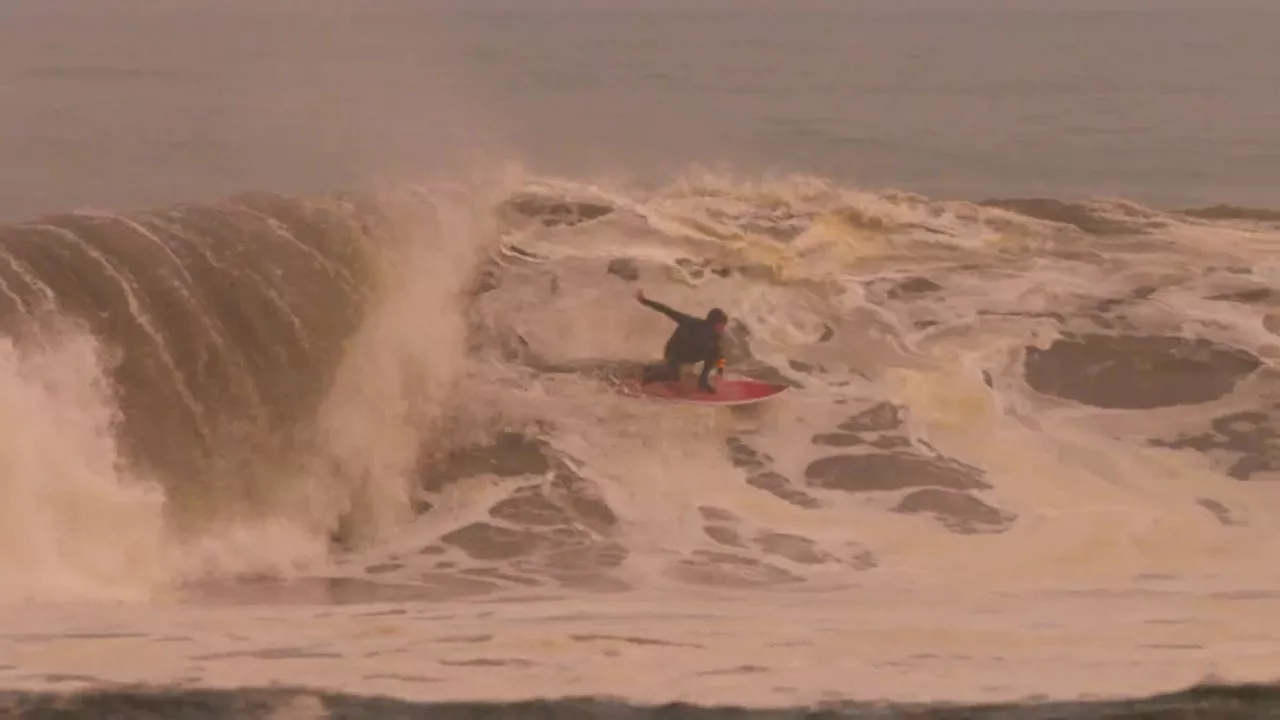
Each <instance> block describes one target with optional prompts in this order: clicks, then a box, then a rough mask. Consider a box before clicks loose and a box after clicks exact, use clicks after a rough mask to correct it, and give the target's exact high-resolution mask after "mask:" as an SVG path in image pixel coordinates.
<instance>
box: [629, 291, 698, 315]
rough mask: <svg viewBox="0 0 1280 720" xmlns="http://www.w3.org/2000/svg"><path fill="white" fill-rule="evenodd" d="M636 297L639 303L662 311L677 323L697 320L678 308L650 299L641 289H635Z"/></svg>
mask: <svg viewBox="0 0 1280 720" xmlns="http://www.w3.org/2000/svg"><path fill="white" fill-rule="evenodd" d="M636 299H637V300H639V301H640V304H641V305H644V306H645V307H647V308H650V309H652V310H657V311H658V312H660V313H662V314H663V315H666V316H667V317H669V318H671V319H672V320H675V321H676V322H678V323H687V322H697V321H698V318H696V317H694V316H692V315H685V314H684V313H682V312H680V311H679V310H674V309H672V308H670V307H667V306H666V305H663V304H662V303H660V302H657V301H654V300H650V299H649V298H647V297H645V296H644V291H643V290H637V291H636Z"/></svg>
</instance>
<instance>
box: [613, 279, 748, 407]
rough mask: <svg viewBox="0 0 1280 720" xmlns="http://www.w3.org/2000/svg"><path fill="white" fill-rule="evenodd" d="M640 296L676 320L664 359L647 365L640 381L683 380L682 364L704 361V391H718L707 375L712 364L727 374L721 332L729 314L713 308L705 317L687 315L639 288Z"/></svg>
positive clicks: (719, 372) (700, 380)
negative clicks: (681, 373)
mask: <svg viewBox="0 0 1280 720" xmlns="http://www.w3.org/2000/svg"><path fill="white" fill-rule="evenodd" d="M636 299H637V300H639V301H640V304H642V305H644V306H645V307H647V308H651V309H653V310H657V311H658V312H660V313H662V314H663V315H666V316H667V317H669V318H671V319H672V320H675V321H676V329H675V331H674V332H672V333H671V337H670V338H669V339H668V340H667V345H666V347H665V348H664V349H663V352H662V357H663V360H664V362H662V363H660V364H657V365H649V366H646V367H645V369H644V375H643V376H642V377H641V379H640V382H642V383H645V384H648V383H651V382H671V381H675V380H679V379H680V366H681V365H692V364H695V363H702V373H701V374H700V375H699V376H698V387H699V388H700V389H701V390H702V391H704V392H709V393H713V392H715V391H716V389H715V387H714V386H712V385H711V383H710V382H708V380H707V379H708V378H709V377H710V375H711V370H712V368H715V370H716V374H717V375H718V376H720V377H723V376H724V356H723V355H722V354H721V351H720V336H721V335H723V334H724V331H725V327H727V325H728V323H729V316H728V315H725V313H724V311H723V310H721V309H720V308H712V309H711V311H710V312H708V313H707V316H706V317H705V318H696V317H694V316H692V315H686V314H684V313H682V312H680V311H679V310H673V309H671V308H669V307H667V306H666V305H663V304H662V303H660V302H655V301H653V300H650V299H648V298H646V297H645V296H644V291H643V290H637V291H636Z"/></svg>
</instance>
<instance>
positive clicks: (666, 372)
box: [640, 360, 680, 384]
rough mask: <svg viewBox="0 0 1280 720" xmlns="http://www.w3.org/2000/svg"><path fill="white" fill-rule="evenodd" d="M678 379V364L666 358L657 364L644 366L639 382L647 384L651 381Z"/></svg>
mask: <svg viewBox="0 0 1280 720" xmlns="http://www.w3.org/2000/svg"><path fill="white" fill-rule="evenodd" d="M679 379H680V366H679V365H677V364H675V363H674V362H671V361H670V360H668V361H666V362H664V363H661V364H658V365H648V366H646V367H645V369H644V375H643V376H642V377H641V378H640V382H641V383H645V384H647V383H652V382H671V381H673V380H679Z"/></svg>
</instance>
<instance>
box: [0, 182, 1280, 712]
mask: <svg viewBox="0 0 1280 720" xmlns="http://www.w3.org/2000/svg"><path fill="white" fill-rule="evenodd" d="M1277 257H1280V216H1278V215H1276V214H1274V213H1269V212H1264V211H1254V210H1248V209H1243V208H1226V207H1216V208H1202V209H1193V210H1176V211H1175V210H1162V209H1154V208H1148V207H1143V206H1140V205H1137V204H1134V203H1131V202H1126V201H1123V200H1110V201H1101V200H1100V201H1093V202H1083V203H1066V202H1058V201H1054V200H1047V199H1021V200H990V201H983V202H969V201H959V200H944V199H933V198H925V197H920V196H917V195H911V194H906V193H888V192H883V193H872V192H868V191H862V190H858V189H854V188H845V187H839V186H836V185H834V184H832V183H828V182H824V181H821V180H819V179H813V178H791V179H783V180H777V181H773V182H756V183H751V182H739V181H734V180H730V179H729V178H724V177H714V176H702V175H690V176H688V177H685V178H683V179H681V180H679V181H678V182H675V183H673V184H671V185H668V186H663V187H658V188H646V189H639V188H625V187H605V186H597V185H589V184H586V183H576V182H571V181H567V180H560V179H548V178H525V179H523V180H522V181H520V182H518V183H499V184H494V185H488V186H484V185H477V186H465V187H464V186H457V187H436V186H432V187H418V188H412V189H408V190H405V191H404V192H399V193H388V194H385V195H333V196H323V197H287V196H282V195H274V194H244V195H239V196H235V197H231V198H228V199H226V200H223V201H220V202H214V203H210V204H186V205H177V206H171V207H162V208H156V209H151V210H141V211H134V212H89V211H85V212H75V213H66V214H61V215H53V216H49V217H45V218H40V219H37V220H33V221H30V222H26V223H19V224H13V225H8V226H5V227H3V228H0V259H2V260H3V261H2V262H0V291H2V292H0V322H2V323H3V328H4V330H5V333H4V339H3V344H2V345H0V394H2V396H0V400H2V406H3V407H4V411H5V413H6V415H5V433H4V437H3V438H2V439H0V448H2V449H0V458H2V460H0V462H2V463H3V471H4V481H3V483H0V568H3V572H4V573H5V575H4V576H3V578H2V579H3V582H2V583H0V588H3V589H2V590H0V592H3V593H5V594H6V595H8V596H9V597H7V598H6V599H8V600H14V599H17V600H32V599H38V600H50V599H59V600H89V599H100V598H120V599H129V600H135V601H153V602H159V601H162V600H173V599H181V600H189V601H191V600H193V601H200V602H204V601H209V600H211V599H223V600H235V601H240V600H270V601H296V600H299V599H303V600H342V601H350V602H389V601H400V600H432V601H437V602H444V601H467V602H479V601H482V600H490V599H494V600H496V599H503V598H525V599H526V600H528V599H537V598H549V597H562V596H572V597H578V596H580V595H581V594H582V593H588V594H589V595H590V596H598V597H613V598H615V599H616V601H617V602H623V601H625V600H626V598H630V597H640V596H648V595H651V594H654V593H657V594H660V595H662V596H663V597H666V598H682V597H684V598H689V599H690V601H691V602H692V600H693V599H695V598H699V597H705V596H706V595H705V593H712V594H717V596H719V595H718V594H721V593H728V595H729V596H731V597H734V598H738V599H739V600H740V601H742V602H749V601H750V599H752V598H766V597H772V598H776V597H783V598H785V597H789V596H790V595H795V594H796V593H803V596H810V595H811V594H821V593H826V594H825V595H823V597H827V598H837V599H836V600H831V599H828V600H825V601H823V602H828V603H835V604H837V605H838V604H840V603H842V602H854V601H855V600H854V598H863V599H866V598H880V599H881V600H885V601H886V602H889V603H892V601H890V600H886V598H891V597H894V593H895V592H899V591H901V592H910V593H913V594H912V595H911V597H914V598H917V599H919V598H920V597H921V596H922V595H921V594H926V595H932V596H933V597H935V598H939V599H940V598H946V597H949V598H953V599H955V598H957V597H959V596H961V595H963V596H965V597H970V596H972V594H973V593H974V592H975V591H976V589H977V588H981V587H986V588H990V589H991V592H992V593H995V594H996V595H1002V596H1009V597H1012V596H1014V595H1018V594H1019V593H1042V592H1043V593H1065V594H1067V595H1072V594H1088V593H1101V594H1106V593H1118V594H1119V595H1121V596H1123V597H1130V595H1128V594H1126V593H1139V594H1141V593H1155V594H1160V593H1171V594H1175V595H1176V594H1178V593H1180V592H1184V591H1185V592H1192V591H1194V592H1195V593H1200V594H1204V593H1207V594H1209V595H1211V596H1213V597H1215V598H1217V600H1216V602H1219V603H1220V604H1221V605H1222V607H1221V608H1220V610H1221V612H1222V613H1226V614H1227V615H1230V614H1231V613H1233V612H1235V611H1234V610H1232V609H1231V608H1233V607H1235V606H1233V605H1232V604H1231V603H1232V602H1244V600H1241V599H1242V598H1245V599H1247V598H1257V597H1262V596H1265V597H1273V596H1274V595H1273V594H1274V593H1276V592H1277V591H1280V586H1277V583H1276V581H1275V579H1274V577H1275V575H1274V572H1273V568H1272V567H1271V559H1270V557H1269V556H1268V555H1267V553H1265V552H1262V551H1260V548H1265V547H1270V546H1273V545H1274V544H1275V542H1276V541H1277V527H1278V526H1277V525H1276V522H1275V519H1274V518H1275V517H1276V513H1277V510H1280V496H1278V495H1277V490H1276V488H1277V487H1280V485H1277V484H1276V483H1275V482H1274V481H1275V480H1277V479H1280V429H1278V428H1277V408H1278V407H1280V383H1278V382H1277V378H1278V375H1277V361H1280V262H1277V260H1276V258H1277ZM640 287H643V288H644V289H645V291H646V292H647V293H649V294H650V295H651V296H653V297H655V298H660V299H662V301H663V302H667V303H669V304H671V305H673V306H676V307H680V308H682V309H687V310H688V311H689V312H692V313H695V314H700V313H701V312H703V311H705V309H706V308H709V307H712V306H717V307H721V308H724V309H725V310H726V311H727V312H728V313H729V315H730V318H731V326H730V330H729V333H728V335H729V342H728V346H729V356H728V363H729V368H730V370H731V371H733V372H736V373H740V374H743V375H746V376H749V377H756V378H760V379H766V380H770V381H774V382H781V383H785V384H787V385H789V386H790V388H791V389H790V391H789V392H788V393H786V394H785V395H784V396H782V398H780V399H778V400H775V401H772V402H771V403H768V404H765V405H762V406H758V407H753V408H748V409H744V410H731V409H725V408H705V407H696V406H670V405H663V406H659V407H654V406H653V405H652V404H646V403H637V402H634V401H632V400H630V399H628V398H625V397H621V396H619V395H618V394H617V393H614V392H612V391H611V389H610V383H611V382H613V380H614V379H616V377H618V375H619V374H620V373H625V372H627V371H628V370H629V369H632V368H633V367H634V366H635V365H636V364H638V363H642V362H648V361H652V360H653V359H655V355H656V354H658V353H659V352H660V349H661V343H662V341H663V339H664V338H665V334H664V333H665V332H666V331H667V330H668V329H669V328H668V327H667V326H666V325H665V324H664V322H665V321H664V320H663V319H662V318H661V317H658V316H656V315H655V314H654V313H652V312H648V311H646V310H644V309H643V308H639V307H637V306H636V304H635V303H634V301H633V300H632V295H633V294H634V292H635V290H636V289H637V288H640ZM597 594H598V595H597ZM797 597H799V596H797ZM1094 597H1099V596H1097V595H1095V596H1094ZM1123 597H1122V598H1121V599H1118V600H1116V602H1118V603H1124V602H1127V601H1125V600H1124V599H1123ZM838 598H844V600H839V599H838ZM939 601H941V600H939ZM777 602H783V603H786V602H790V601H789V600H785V599H783V600H777ZM1126 607H1127V606H1126ZM1215 612H1217V611H1215ZM833 622H834V621H833ZM1206 632H1208V630H1206ZM1215 632H1216V631H1215ZM600 633H602V634H603V635H607V634H608V633H607V632H605V631H600ZM455 634H456V633H455ZM778 641H779V642H782V641H784V639H778ZM653 642H661V643H679V642H681V641H680V640H679V639H678V638H675V637H670V638H668V637H663V638H655V639H653ZM530 662H533V660H530ZM753 662H754V661H753ZM1242 662H1243V661H1242ZM1249 667H1252V666H1249ZM1249 667H1245V666H1244V665H1242V666H1241V667H1240V668H1239V669H1240V672H1241V673H1243V674H1244V675H1248V674H1249V672H1251V671H1250V670H1249ZM1099 672H1102V670H1101V669H1099ZM1189 679H1190V678H1189ZM1010 682H1011V683H1013V681H1010ZM787 684H788V683H787V682H780V683H778V687H782V686H786V685H787ZM1032 684H1034V683H1032ZM1012 686H1013V685H1011V687H1012ZM1017 687H1019V688H1023V689H1025V687H1027V686H1024V685H1018V686H1017ZM1157 689H1158V688H1157ZM762 692H763V691H762ZM773 692H775V694H778V695H779V696H784V695H786V694H787V692H786V691H784V690H778V689H777V688H775V690H774V691H773Z"/></svg>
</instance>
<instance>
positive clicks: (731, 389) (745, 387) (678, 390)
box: [629, 378, 788, 405]
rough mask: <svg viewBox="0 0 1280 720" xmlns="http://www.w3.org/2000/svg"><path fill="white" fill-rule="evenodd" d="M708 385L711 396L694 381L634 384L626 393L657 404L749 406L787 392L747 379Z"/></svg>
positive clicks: (713, 382)
mask: <svg viewBox="0 0 1280 720" xmlns="http://www.w3.org/2000/svg"><path fill="white" fill-rule="evenodd" d="M711 384H712V385H714V386H715V388H716V391H715V392H713V393H708V392H703V391H702V390H700V389H699V388H698V385H697V381H696V380H693V379H689V380H686V381H684V382H655V383H649V384H648V385H641V384H640V383H638V382H635V383H632V384H631V387H630V388H629V389H630V390H632V391H633V392H637V393H639V394H640V395H645V396H648V397H651V398H657V399H659V400H668V401H672V402H685V403H695V404H697V405H750V404H752V403H758V402H760V401H762V400H768V399H769V398H771V397H774V396H776V395H780V394H782V393H783V392H785V391H786V390H787V389H788V388H787V386H786V385H776V384H774V383H767V382H764V381H763V380H752V379H750V378H734V379H728V378H726V379H722V380H715V379H712V381H711Z"/></svg>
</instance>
